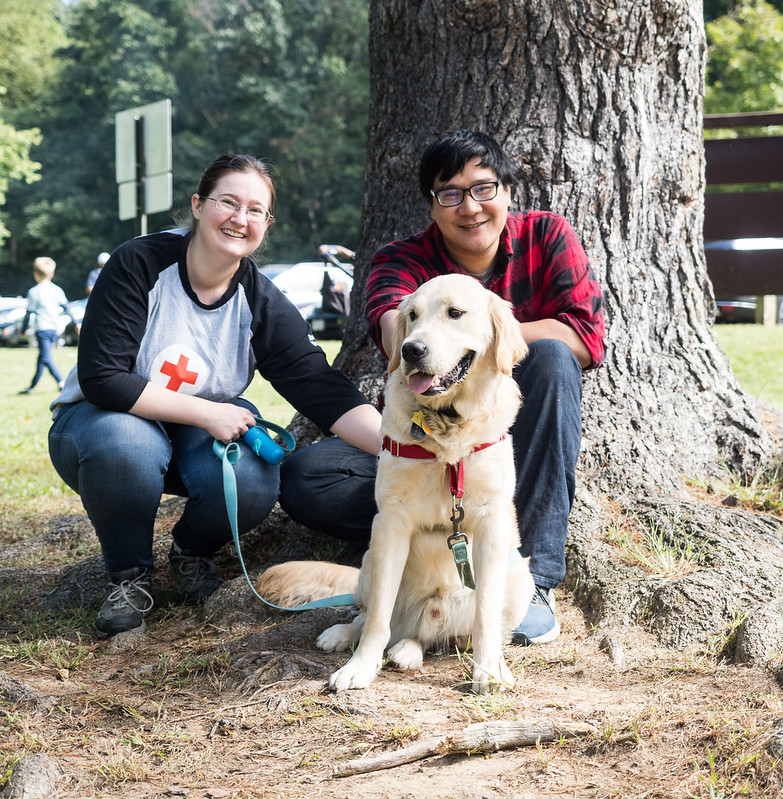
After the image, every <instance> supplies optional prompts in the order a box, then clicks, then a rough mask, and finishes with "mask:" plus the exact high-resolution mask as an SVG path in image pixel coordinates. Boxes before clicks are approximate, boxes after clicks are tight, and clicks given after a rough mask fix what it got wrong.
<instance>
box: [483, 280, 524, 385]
mask: <svg viewBox="0 0 783 799" xmlns="http://www.w3.org/2000/svg"><path fill="white" fill-rule="evenodd" d="M490 317H491V319H492V328H493V330H494V336H493V338H492V347H493V349H494V353H493V355H494V358H495V363H496V364H497V366H498V369H499V370H500V371H501V372H502V373H503V374H505V375H510V374H511V372H512V371H513V369H514V364H515V363H517V362H518V361H521V360H522V359H523V358H524V357H525V356H526V355H527V343H526V342H525V339H524V337H523V336H522V329H521V328H520V326H519V322H517V320H516V319H515V318H514V313H513V311H512V310H511V303H510V302H506V301H505V300H503V299H501V298H500V297H498V296H497V294H491V295H490Z"/></svg>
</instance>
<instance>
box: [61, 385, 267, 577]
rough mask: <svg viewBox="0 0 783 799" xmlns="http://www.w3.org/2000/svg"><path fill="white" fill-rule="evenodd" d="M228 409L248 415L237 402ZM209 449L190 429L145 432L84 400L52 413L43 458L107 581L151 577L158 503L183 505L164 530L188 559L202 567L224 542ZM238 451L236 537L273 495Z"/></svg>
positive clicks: (226, 530)
mask: <svg viewBox="0 0 783 799" xmlns="http://www.w3.org/2000/svg"><path fill="white" fill-rule="evenodd" d="M236 404H237V405H243V406H244V407H247V408H249V409H250V410H251V411H253V413H257V411H256V409H255V408H254V407H253V406H252V405H251V404H250V403H249V402H246V401H245V400H236ZM212 444H213V439H212V437H211V436H210V435H209V434H208V433H207V432H206V431H205V430H202V429H201V428H199V427H192V426H190V425H181V424H169V423H161V422H151V421H148V420H147V419H142V418H140V417H138V416H134V415H133V414H130V413H118V412H114V411H105V410H101V409H100V408H97V407H96V406H95V405H92V404H91V403H89V402H87V401H86V400H83V401H82V402H76V403H74V404H73V405H67V406H65V407H64V408H63V409H62V410H61V411H60V413H59V414H58V415H57V418H56V419H55V420H54V422H53V423H52V426H51V429H50V430H49V455H50V457H51V459H52V463H53V464H54V468H55V469H56V470H57V472H58V474H59V475H60V477H62V479H63V480H64V481H65V483H66V484H67V485H68V486H70V487H71V488H72V489H73V490H74V491H75V492H76V493H77V494H79V496H80V497H81V500H82V504H83V505H84V509H85V510H86V511H87V515H88V516H89V517H90V521H91V522H92V524H93V526H94V527H95V532H96V533H97V535H98V540H99V541H100V544H101V550H102V552H103V559H104V564H105V566H106V570H107V571H108V572H119V571H125V570H126V569H130V568H133V567H137V566H138V567H142V568H144V569H147V570H148V571H149V572H151V571H152V568H153V554H152V537H153V526H154V523H155V516H156V514H157V511H158V506H159V505H160V500H161V496H162V495H163V494H164V493H166V494H176V495H178V496H184V497H187V498H188V501H187V503H186V505H185V510H184V512H183V514H182V517H181V518H180V519H179V521H177V523H176V524H175V525H174V529H173V530H172V535H173V537H174V541H175V542H176V543H177V544H178V545H179V546H180V547H181V548H182V549H183V550H185V551H186V552H187V553H188V554H190V555H200V556H207V557H208V556H210V555H212V554H213V553H214V552H216V551H217V550H218V549H220V547H222V546H223V545H224V544H226V543H227V542H228V541H230V540H231V538H232V534H231V526H230V524H229V521H228V515H227V512H226V504H225V499H224V496H223V480H222V464H221V461H220V459H219V458H217V457H216V456H215V454H214V453H213V451H212ZM241 447H242V457H240V458H239V460H238V461H237V462H236V463H235V464H234V472H235V474H236V480H237V494H238V498H239V501H238V505H239V508H238V514H237V515H238V523H237V527H238V530H239V532H240V534H241V533H244V532H247V531H248V530H251V529H252V528H253V527H256V526H257V525H258V524H260V523H261V522H262V521H263V520H264V519H265V518H266V517H267V515H268V514H269V512H270V511H271V510H272V508H273V507H274V504H275V502H276V500H277V493H278V490H279V486H280V472H279V466H271V465H270V464H268V463H266V462H265V461H263V460H262V459H261V458H259V457H257V456H256V455H255V454H253V452H252V451H251V449H250V448H249V447H247V445H246V444H244V443H242V444H241Z"/></svg>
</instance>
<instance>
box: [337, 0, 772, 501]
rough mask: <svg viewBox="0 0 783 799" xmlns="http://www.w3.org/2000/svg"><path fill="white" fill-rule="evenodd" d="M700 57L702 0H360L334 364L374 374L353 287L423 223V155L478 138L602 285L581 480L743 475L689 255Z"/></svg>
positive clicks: (743, 453) (606, 488) (737, 418)
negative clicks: (602, 321) (561, 221)
mask: <svg viewBox="0 0 783 799" xmlns="http://www.w3.org/2000/svg"><path fill="white" fill-rule="evenodd" d="M704 56H705V41H704V32H703V22H702V16H701V4H700V3H699V2H698V1H697V0H646V2H641V3H638V2H631V0H625V1H624V2H617V3H611V4H607V3H604V2H597V0H456V1H455V0H419V1H418V2H410V0H405V1H404V2H403V0H374V2H372V3H371V9H370V63H371V65H372V70H371V76H370V78H371V98H370V118H369V131H368V144H367V161H366V188H365V204H364V209H363V224H362V234H361V239H360V246H359V264H358V267H357V280H356V284H357V285H356V288H355V291H354V297H353V298H352V307H353V308H354V309H355V313H354V316H353V318H352V320H351V324H350V325H349V329H348V334H347V337H346V343H345V351H344V352H343V353H342V355H341V359H340V361H339V363H340V365H341V366H343V368H345V369H346V370H347V371H349V372H350V373H351V374H352V375H353V376H359V375H361V376H362V377H363V378H364V377H365V376H366V372H367V369H368V367H371V368H377V367H378V364H377V363H376V362H375V361H374V360H373V358H372V356H371V354H369V352H371V350H372V345H370V344H369V343H368V342H367V339H366V338H365V332H364V329H365V323H364V317H363V308H364V297H363V290H364V282H365V278H366V273H367V268H368V266H369V260H370V258H371V257H372V254H373V252H374V251H375V250H376V249H377V248H378V247H379V246H381V245H382V244H384V243H386V242H388V241H390V240H392V239H394V238H401V237H405V236H408V235H410V234H412V233H413V232H415V231H416V230H419V229H421V228H422V227H424V226H425V225H426V224H428V223H429V214H428V208H427V205H426V203H425V202H424V201H423V199H422V198H421V196H420V195H419V193H418V185H417V178H418V162H419V158H420V156H421V153H422V152H423V150H424V147H425V146H426V144H427V143H428V142H429V141H431V140H432V138H434V137H435V136H436V135H437V134H438V133H440V132H441V131H443V130H446V129H449V128H456V127H475V128H479V129H482V130H485V131H487V132H489V133H490V134H492V135H493V136H495V138H497V139H498V140H499V141H500V143H501V144H502V145H503V146H504V147H505V149H506V151H507V152H508V153H509V154H510V156H511V157H512V159H513V161H514V163H515V164H516V166H517V179H518V185H517V188H516V192H515V201H516V203H517V206H518V207H520V208H525V207H531V208H532V207H536V208H543V209H548V210H552V211H554V212H556V213H559V214H562V215H563V216H565V217H566V218H567V219H568V220H569V221H570V222H571V224H572V225H573V226H574V228H575V230H576V231H577V233H578V234H579V235H580V236H581V238H582V241H583V244H584V246H585V249H586V251H587V253H588V255H589V257H590V259H591V262H592V264H593V267H594V269H595V271H596V273H597V274H598V276H599V279H600V281H601V283H602V285H603V287H604V290H605V294H606V315H607V328H608V331H607V358H606V363H605V365H604V366H603V367H602V368H601V369H599V370H598V371H596V372H594V373H592V374H589V375H587V377H586V380H585V398H584V404H583V407H584V431H585V432H584V435H585V446H584V448H583V453H582V462H581V476H582V479H584V480H586V481H587V483H588V485H589V486H590V487H591V488H592V489H594V490H597V491H600V492H603V493H610V494H612V493H616V492H617V489H618V487H623V488H625V487H627V486H629V485H630V486H634V487H639V488H645V489H652V490H671V489H672V488H674V487H676V486H677V485H678V484H679V482H680V479H681V477H682V476H683V475H686V476H695V475H702V474H705V473H710V472H713V471H715V470H716V468H718V467H719V466H720V465H723V464H726V463H728V464H730V465H731V466H732V467H734V468H744V469H745V470H747V471H752V470H753V469H754V468H755V467H756V466H757V464H758V463H759V461H760V460H761V459H762V458H763V457H764V456H765V455H766V453H767V451H768V448H769V441H768V438H767V436H766V434H765V432H764V429H763V427H762V426H761V425H760V424H759V422H758V421H757V419H756V418H755V416H754V412H753V409H752V408H751V406H750V405H749V403H748V401H747V399H746V398H745V396H744V395H743V394H742V392H741V391H740V389H739V387H738V385H737V383H736V381H735V379H734V377H733V376H732V372H731V369H730V366H729V364H728V361H727V359H726V357H725V355H724V353H723V352H722V351H721V350H720V348H719V346H718V344H717V343H716V340H715V337H714V335H713V332H712V320H713V316H714V303H713V296H712V289H711V286H710V283H709V280H708V278H707V272H706V265H705V259H704V253H703V249H702V222H703V208H704V206H703V192H704V158H703V146H702V106H701V90H702V81H703V73H704ZM368 350H369V352H368ZM381 367H382V365H381Z"/></svg>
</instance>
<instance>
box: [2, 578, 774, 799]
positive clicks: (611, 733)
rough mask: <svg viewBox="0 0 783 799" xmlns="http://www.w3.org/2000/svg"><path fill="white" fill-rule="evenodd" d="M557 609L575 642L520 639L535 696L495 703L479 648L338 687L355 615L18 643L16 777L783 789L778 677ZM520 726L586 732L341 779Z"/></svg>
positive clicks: (153, 627)
mask: <svg viewBox="0 0 783 799" xmlns="http://www.w3.org/2000/svg"><path fill="white" fill-rule="evenodd" d="M240 582H241V578H240ZM241 595H242V596H245V597H246V598H245V601H247V602H250V601H254V602H255V601H257V600H254V599H253V598H252V596H251V595H250V594H249V592H246V593H244V594H241ZM558 601H559V613H560V616H561V619H562V628H563V630H562V634H561V636H560V638H559V639H558V640H557V641H556V642H554V643H552V644H548V645H544V646H537V647H531V648H522V647H515V646H509V647H508V648H507V650H506V653H507V659H508V660H509V663H510V665H511V668H512V671H513V672H514V674H515V675H516V677H517V685H516V687H515V688H514V689H513V690H512V691H510V692H506V693H502V694H496V695H492V696H486V697H477V696H474V695H472V694H471V693H470V692H469V691H468V690H467V688H466V685H465V682H464V679H465V677H464V671H463V665H462V664H463V662H464V656H460V655H457V654H452V653H447V654H441V655H431V656H429V657H428V658H427V659H426V660H425V664H424V667H423V668H422V669H421V670H420V671H416V672H410V673H406V672H401V671H396V670H394V669H391V668H385V669H384V670H383V672H382V674H381V675H380V677H379V678H378V679H377V680H376V682H375V683H374V684H373V685H372V686H370V687H369V688H367V689H365V690H361V691H349V692H345V693H343V694H339V695H333V694H330V693H327V692H325V690H324V684H325V679H326V677H327V676H328V674H329V673H330V672H331V671H332V670H334V669H335V667H336V666H337V665H338V664H340V663H342V662H343V660H344V657H342V656H339V655H332V654H324V653H319V652H317V651H316V650H315V649H314V646H313V641H314V639H315V637H316V636H317V634H318V633H319V632H320V631H321V629H323V628H324V627H325V626H328V625H329V624H330V623H331V622H332V621H333V620H335V619H336V618H340V617H342V616H345V615H346V611H345V610H343V609H323V610H318V611H311V612H306V613H301V614H290V615H288V616H285V617H281V616H276V617H275V618H274V619H270V620H267V621H266V622H264V623H260V624H256V625H253V626H251V627H248V626H247V625H230V624H229V625H221V624H220V623H216V622H215V621H214V620H210V619H209V618H207V617H205V616H204V615H203V614H202V613H201V612H200V611H198V610H195V611H194V610H193V609H187V608H180V607H177V606H174V605H171V606H168V607H166V606H164V607H160V608H156V610H155V611H153V614H152V615H151V617H150V619H149V626H148V630H147V631H146V632H145V633H143V634H141V635H135V634H126V635H122V636H117V637H116V638H114V639H110V640H109V641H106V642H98V641H96V640H95V639H93V638H91V637H89V636H73V635H71V636H66V637H64V638H57V637H53V638H52V639H51V640H50V641H48V642H43V643H39V644H38V646H37V647H35V648H31V651H20V649H19V648H17V649H15V650H14V652H15V656H14V657H13V658H9V657H7V653H8V651H10V650H8V649H5V648H4V649H0V655H2V654H3V653H4V652H5V653H6V656H4V657H0V676H2V675H5V676H4V679H5V680H6V682H8V681H9V680H10V681H12V682H13V683H14V684H16V681H18V683H19V688H20V693H19V694H18V696H19V697H21V699H19V701H16V702H9V701H8V699H7V698H6V699H5V700H0V752H2V756H0V774H2V769H6V772H5V774H4V775H2V780H0V785H2V781H3V780H7V779H8V776H9V773H10V768H11V767H12V766H13V765H15V764H16V763H17V762H18V761H19V760H20V759H22V758H23V757H24V756H25V755H26V754H29V753H34V752H40V753H44V754H46V755H48V756H49V757H50V758H52V760H53V761H55V763H56V764H57V766H58V768H59V771H60V774H61V776H59V777H58V778H57V785H58V793H57V794H56V795H57V796H59V797H63V798H64V799H83V798H85V799H86V797H105V799H120V797H122V799H141V798H142V797H143V798H144V799H151V798H152V797H177V796H187V797H190V798H191V799H208V798H209V799H217V798H218V797H231V798H232V799H245V798H246V797H252V798H253V799H262V797H263V798H264V799H265V798H266V797H270V798H271V797H276V798H277V797H279V798H280V799H295V798H296V799H299V797H302V798H304V797H307V799H315V798H316V797H324V798H326V799H355V797H361V798H362V799H375V798H376V797H378V799H386V798H387V797H403V798H404V799H414V798H415V799H425V798H426V799H447V798H448V799H463V798H464V799H479V798H481V799H495V798H496V797H497V798H498V799H499V798H500V797H515V799H533V797H536V799H538V798H539V797H580V798H581V797H591V798H592V797H596V798H598V797H661V798H663V797H666V799H672V797H733V796H750V797H756V796H757V797H762V796H763V797H773V798H777V797H783V693H781V685H780V684H779V682H778V681H777V679H776V675H775V673H774V672H772V671H770V670H765V669H760V668H751V667H747V666H737V665H728V664H725V663H722V662H721V661H720V659H719V658H718V657H717V656H716V655H715V654H713V653H711V652H708V651H693V652H673V651H670V650H666V649H663V648H661V647H660V646H657V645H656V643H655V642H654V641H653V640H652V639H651V638H650V637H649V636H648V635H647V634H645V633H644V632H642V631H641V630H639V629H638V628H629V629H625V630H614V631H599V630H590V629H588V628H587V627H586V625H585V622H584V618H583V615H582V613H581V611H580V610H579V608H578V607H576V606H575V604H574V603H573V601H572V599H571V598H570V596H569V595H568V594H567V593H565V592H562V591H561V592H559V593H558ZM715 648H716V651H717V650H718V649H719V648H720V646H719V645H718V644H716V647H715ZM7 696H8V693H7V692H6V697H7ZM512 720H513V721H517V722H529V723H530V724H531V725H532V724H539V725H540V724H543V723H545V722H555V723H556V724H558V725H569V724H578V725H581V728H584V725H585V724H586V725H588V730H584V729H583V731H582V732H581V733H580V734H578V735H577V737H574V738H570V739H569V738H561V739H560V740H556V741H552V742H547V743H539V744H537V745H525V746H523V745H518V746H513V747H511V748H508V749H503V750H501V751H495V752H491V753H482V752H473V753H468V752H457V753H453V754H448V753H447V754H434V755H431V756H426V757H421V758H420V759H417V760H414V761H413V762H410V763H407V764H403V765H397V766H394V767H391V768H387V769H383V770H377V771H371V772H370V773H364V774H357V775H354V776H336V775H335V768H337V767H340V766H341V764H345V763H347V762H348V761H354V760H367V759H368V758H373V757H376V756H379V755H382V754H384V753H387V752H393V751H396V750H400V749H404V748H406V747H412V746H416V745H417V744H421V743H422V742H424V741H427V740H428V739H432V738H435V739H437V738H443V737H445V736H449V735H452V736H453V735H456V734H458V733H460V732H461V731H463V730H465V729H466V728H467V727H468V726H469V725H471V724H476V723H479V722H486V723H488V724H489V725H490V726H492V725H500V724H501V723H502V722H508V721H512ZM8 790H9V789H8V787H7V788H6V791H8ZM0 795H7V794H0ZM12 795H14V796H15V795H19V796H22V795H23V794H21V793H20V794H12ZM24 796H25V797H27V796H28V794H24Z"/></svg>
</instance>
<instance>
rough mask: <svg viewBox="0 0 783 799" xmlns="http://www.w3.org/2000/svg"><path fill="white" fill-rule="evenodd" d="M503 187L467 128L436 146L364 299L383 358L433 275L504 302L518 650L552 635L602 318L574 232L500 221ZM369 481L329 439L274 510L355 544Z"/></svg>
mask: <svg viewBox="0 0 783 799" xmlns="http://www.w3.org/2000/svg"><path fill="white" fill-rule="evenodd" d="M512 184H513V166H512V164H511V163H510V161H509V159H508V158H507V156H506V155H505V154H504V153H503V151H502V149H501V148H500V146H499V145H498V143H497V142H495V141H494V140H493V139H492V138H490V137H489V136H486V135H485V134H482V133H478V132H475V131H471V130H460V131H454V132H448V133H444V134H442V135H441V136H439V137H438V138H437V139H436V140H435V141H434V142H433V143H432V144H431V145H430V146H429V147H428V148H427V150H426V151H425V153H424V155H423V157H422V160H421V165H420V170H419V188H420V190H421V192H422V194H423V196H424V197H425V199H426V200H427V202H428V203H429V207H430V214H431V216H432V220H433V221H432V224H431V225H430V226H429V227H428V228H427V229H426V230H424V231H421V232H419V233H417V234H415V235H414V236H412V237H411V238H409V239H406V240H405V241H395V242H392V243H391V244H388V245H387V246H386V247H383V248H382V249H381V250H379V251H378V253H376V255H375V257H374V259H373V263H372V266H371V269H370V274H369V276H368V279H367V287H366V291H367V316H368V320H369V323H370V333H371V335H372V337H373V339H374V340H375V341H376V343H377V344H378V346H379V347H380V348H381V350H382V351H383V352H384V354H388V352H389V350H390V348H391V346H392V335H393V330H394V320H395V318H396V316H397V313H398V311H397V306H398V305H399V303H400V302H401V301H402V300H403V299H404V298H405V297H406V296H407V295H409V294H411V293H412V292H414V291H415V290H416V288H417V287H418V286H420V285H421V284H422V283H425V282H426V281H427V280H430V279H431V278H433V277H435V276H436V275H441V274H448V273H458V274H468V275H471V276H473V277H475V278H476V279H477V280H479V281H480V282H482V283H483V284H484V285H485V286H486V287H487V288H488V289H489V290H490V291H493V292H495V293H496V294H498V295H499V296H501V297H503V298H504V299H506V300H508V301H510V302H511V303H512V305H513V308H514V315H515V317H516V318H517V320H518V321H519V323H520V326H521V329H522V333H523V335H524V337H525V340H526V341H527V343H528V345H529V347H530V354H529V355H528V357H527V358H526V359H525V360H524V361H522V362H521V363H520V364H517V366H516V368H515V371H514V377H515V379H516V380H517V382H518V384H519V386H520V388H521V391H522V396H523V398H524V401H523V407H522V410H521V411H520V413H519V415H518V416H517V420H516V422H515V424H514V426H513V427H512V429H511V433H512V437H513V443H514V453H515V460H516V466H517V488H516V495H515V502H516V506H517V514H518V519H519V526H520V537H521V541H522V546H521V548H520V552H521V553H522V555H523V556H525V557H530V570H531V572H532V574H533V579H534V581H535V583H536V592H535V595H534V598H533V601H532V603H531V606H530V608H529V610H528V613H527V615H526V616H525V618H524V619H522V620H520V624H519V625H518V626H517V628H516V629H515V631H514V634H513V637H512V640H513V641H514V642H515V643H519V644H524V645H528V644H536V643H547V642H549V641H553V640H555V638H557V636H558V635H559V632H560V625H559V622H558V621H557V618H556V615H555V597H554V588H555V587H556V586H557V585H558V584H559V583H560V581H561V580H562V579H563V577H564V576H565V543H566V537H567V532H568V516H569V514H570V511H571V505H572V503H573V499H574V490H575V469H576V461H577V457H578V455H579V444H580V440H581V426H582V421H581V398H582V372H583V371H584V370H588V369H593V368H595V367H597V366H599V365H600V364H601V362H602V361H603V356H604V318H603V310H602V309H603V299H602V293H601V290H600V287H599V286H598V283H597V281H596V278H595V275H594V273H593V271H592V269H591V267H590V264H589V262H588V259H587V256H586V255H585V253H584V250H583V249H582V246H581V244H580V243H579V240H578V239H577V237H576V234H575V233H574V231H573V229H572V228H571V227H570V225H569V224H568V222H567V221H566V220H565V219H563V218H562V217H560V216H557V215H555V214H552V213H549V212H544V211H523V212H519V213H513V212H511V211H510V210H509V209H510V206H511V188H512ZM373 476H374V463H372V462H371V459H370V458H367V457H362V456H361V455H359V454H358V453H355V454H354V453H351V452H350V451H349V450H347V448H346V447H345V446H343V445H342V444H341V443H340V442H339V440H335V439H328V440H326V441H323V442H320V443H319V444H316V445H315V446H313V447H308V448H306V449H304V450H302V451H301V452H300V453H297V455H296V456H294V457H292V458H290V459H289V460H288V461H286V462H285V463H284V466H283V474H282V492H281V497H280V502H281V505H282V506H283V508H284V509H285V510H286V511H287V512H288V513H289V514H290V515H291V516H292V517H293V518H295V519H297V520H298V521H301V522H302V523H303V524H306V525H308V526H311V527H314V528H316V529H321V530H323V531H325V532H328V533H330V534H332V535H336V536H338V537H341V538H349V539H354V540H357V539H358V540H361V537H362V533H364V536H365V537H366V536H367V534H368V533H369V529H370V523H371V518H372V514H373V513H374V503H372V502H371V501H368V491H369V487H368V486H369V484H370V483H371V481H372V477H373ZM303 497H307V498H308V501H307V502H303V501H302V500H303ZM369 499H370V500H371V499H372V496H371V495H369Z"/></svg>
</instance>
